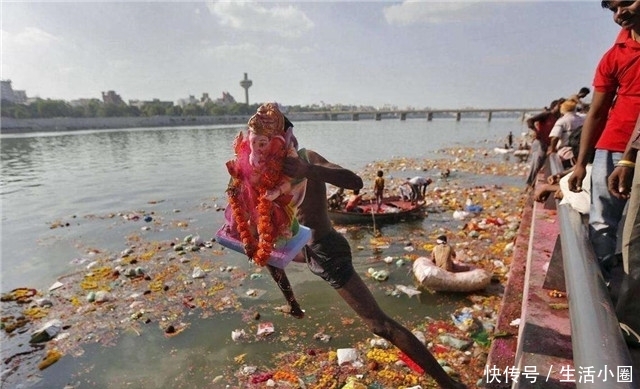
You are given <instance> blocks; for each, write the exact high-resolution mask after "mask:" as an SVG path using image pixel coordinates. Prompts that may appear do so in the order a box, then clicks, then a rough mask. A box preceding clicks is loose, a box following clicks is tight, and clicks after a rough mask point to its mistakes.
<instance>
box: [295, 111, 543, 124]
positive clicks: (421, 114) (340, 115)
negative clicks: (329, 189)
mask: <svg viewBox="0 0 640 389" xmlns="http://www.w3.org/2000/svg"><path fill="white" fill-rule="evenodd" d="M542 110H543V108H463V109H461V108H453V109H411V110H400V109H389V110H376V111H316V112H291V113H289V114H287V116H290V117H291V119H292V120H332V121H333V120H354V121H355V120H360V119H374V120H382V119H400V120H406V119H407V118H426V119H427V120H429V121H431V120H433V118H434V117H442V118H455V119H456V120H457V121H460V120H461V119H462V117H463V115H464V116H466V117H470V118H479V117H480V118H486V119H487V120H488V121H491V119H492V118H493V116H494V114H495V113H497V114H500V115H501V116H505V117H507V116H508V117H513V115H514V114H517V115H520V117H521V118H522V120H524V119H525V116H526V114H527V113H537V112H540V111H542Z"/></svg>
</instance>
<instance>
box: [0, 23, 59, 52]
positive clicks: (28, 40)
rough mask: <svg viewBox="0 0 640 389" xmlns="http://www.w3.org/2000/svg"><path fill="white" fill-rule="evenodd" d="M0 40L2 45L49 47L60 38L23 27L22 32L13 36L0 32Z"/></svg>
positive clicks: (33, 28)
mask: <svg viewBox="0 0 640 389" xmlns="http://www.w3.org/2000/svg"><path fill="white" fill-rule="evenodd" d="M2 40H3V42H2V43H3V45H4V44H9V45H15V46H22V47H24V46H42V45H50V44H52V43H55V42H59V41H61V40H60V38H58V37H56V36H54V35H52V34H49V33H48V32H46V31H43V30H41V29H39V28H37V27H25V28H24V30H22V31H20V32H18V33H15V34H13V33H9V32H7V31H2Z"/></svg>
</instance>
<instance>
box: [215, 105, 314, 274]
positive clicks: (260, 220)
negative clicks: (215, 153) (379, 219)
mask: <svg viewBox="0 0 640 389" xmlns="http://www.w3.org/2000/svg"><path fill="white" fill-rule="evenodd" d="M285 127H288V128H285ZM296 146H297V145H296V141H295V138H294V136H293V126H292V125H291V123H289V121H288V120H286V119H285V117H284V115H283V114H282V113H281V112H280V110H279V109H278V106H277V105H276V104H275V103H268V104H263V105H262V106H260V107H259V108H258V111H257V113H256V114H255V115H253V116H252V117H251V119H249V123H248V135H247V136H245V135H244V134H243V133H242V132H240V133H239V134H238V136H237V137H236V139H235V141H234V144H233V148H234V152H235V158H234V159H233V160H231V161H228V162H227V170H228V171H229V174H230V175H231V180H230V183H229V187H228V188H227V196H228V199H229V207H227V209H226V210H225V219H226V223H225V225H224V226H223V227H222V228H221V229H220V231H218V242H219V243H221V244H222V245H224V246H227V247H230V248H232V249H234V250H236V251H239V252H243V253H244V254H246V255H247V256H248V257H249V258H250V259H251V260H252V261H253V262H255V263H256V264H258V265H260V266H264V265H266V264H267V263H269V264H272V265H274V266H278V267H284V266H285V265H286V263H288V261H290V260H291V258H292V257H293V256H295V254H296V253H297V251H299V250H300V249H301V248H302V246H303V245H304V244H305V243H306V240H307V239H308V236H309V235H310V232H309V229H307V228H306V227H304V226H301V225H299V224H298V222H297V219H296V212H297V209H298V206H299V205H300V203H301V202H302V200H303V199H304V194H305V189H306V180H304V179H303V180H294V179H292V178H291V177H287V176H285V175H284V174H283V173H282V165H283V162H284V159H285V157H287V156H291V157H296V156H297V155H298V151H297V149H296Z"/></svg>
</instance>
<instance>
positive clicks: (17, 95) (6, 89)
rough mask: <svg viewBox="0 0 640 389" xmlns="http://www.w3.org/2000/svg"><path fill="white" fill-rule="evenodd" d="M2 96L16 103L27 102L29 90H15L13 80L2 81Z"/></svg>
mask: <svg viewBox="0 0 640 389" xmlns="http://www.w3.org/2000/svg"><path fill="white" fill-rule="evenodd" d="M0 87H1V90H0V98H1V99H2V100H4V101H8V102H10V103H14V104H25V103H27V92H26V91H23V90H14V89H13V87H12V86H11V80H2V81H0Z"/></svg>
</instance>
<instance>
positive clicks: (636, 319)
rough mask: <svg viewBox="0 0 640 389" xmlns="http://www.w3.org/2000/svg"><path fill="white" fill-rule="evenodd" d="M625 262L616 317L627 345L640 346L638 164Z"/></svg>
mask: <svg viewBox="0 0 640 389" xmlns="http://www.w3.org/2000/svg"><path fill="white" fill-rule="evenodd" d="M638 162H640V153H638V158H637V160H636V163H638ZM622 260H623V263H624V272H625V276H624V279H623V281H622V285H621V286H620V292H619V295H618V302H617V304H616V314H617V315H618V321H619V322H620V326H621V328H622V333H623V335H624V337H625V339H626V340H627V342H628V343H629V344H633V345H635V346H640V299H638V296H640V165H636V171H635V172H634V176H633V185H632V186H631V197H630V198H629V207H628V208H627V217H626V219H625V224H624V228H623V232H622Z"/></svg>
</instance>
